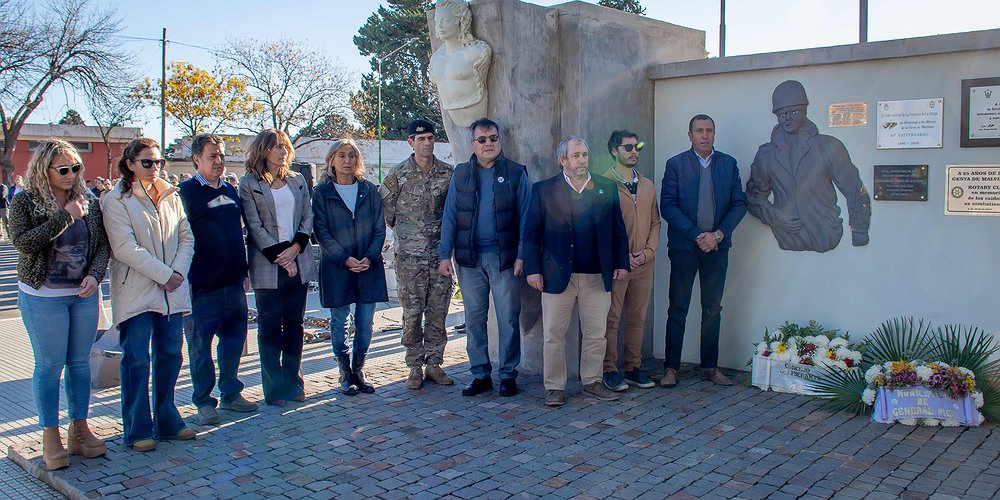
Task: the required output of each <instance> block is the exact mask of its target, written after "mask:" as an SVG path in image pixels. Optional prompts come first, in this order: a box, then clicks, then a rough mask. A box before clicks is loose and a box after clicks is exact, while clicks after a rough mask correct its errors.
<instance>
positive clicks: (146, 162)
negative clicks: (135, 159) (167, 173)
mask: <svg viewBox="0 0 1000 500" xmlns="http://www.w3.org/2000/svg"><path fill="white" fill-rule="evenodd" d="M139 163H140V164H141V165H142V168H153V165H156V166H157V167H160V168H163V166H164V165H166V164H167V160H148V159H142V160H139Z"/></svg>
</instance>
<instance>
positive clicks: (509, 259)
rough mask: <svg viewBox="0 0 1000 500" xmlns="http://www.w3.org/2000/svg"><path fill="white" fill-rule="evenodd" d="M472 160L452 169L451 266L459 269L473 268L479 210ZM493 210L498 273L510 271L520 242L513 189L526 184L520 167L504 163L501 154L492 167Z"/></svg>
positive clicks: (477, 189)
mask: <svg viewBox="0 0 1000 500" xmlns="http://www.w3.org/2000/svg"><path fill="white" fill-rule="evenodd" d="M477 166H478V163H477V162H476V156H475V155H473V156H472V158H470V159H469V161H467V162H465V163H462V164H460V165H458V166H457V167H455V174H454V179H453V183H454V185H455V193H454V194H455V205H456V209H457V211H458V212H457V214H456V220H455V262H456V263H458V265H460V266H463V267H475V266H476V245H475V239H476V217H478V214H477V211H478V208H479V203H478V199H479V176H478V175H476V167H477ZM492 171H493V207H494V215H495V217H496V225H497V243H498V245H499V247H500V270H501V271H503V270H505V269H510V268H511V267H514V261H515V260H517V248H518V244H519V243H520V241H521V216H520V212H519V207H518V204H517V189H518V186H519V185H520V183H521V182H528V174H527V169H526V168H525V167H524V165H521V164H520V163H517V162H515V161H513V160H509V159H507V157H506V156H504V155H503V153H501V154H500V157H499V158H497V161H496V164H495V165H494V166H493V169H492Z"/></svg>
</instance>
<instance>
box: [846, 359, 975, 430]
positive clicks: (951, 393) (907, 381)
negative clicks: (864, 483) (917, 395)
mask: <svg viewBox="0 0 1000 500" xmlns="http://www.w3.org/2000/svg"><path fill="white" fill-rule="evenodd" d="M865 381H866V382H868V388H867V389H865V391H864V393H862V396H861V401H862V402H864V404H865V405H868V406H871V405H874V404H875V398H876V396H877V394H878V389H879V388H885V389H886V390H890V391H892V390H897V389H904V388H907V387H915V386H923V387H928V388H930V389H936V390H939V391H942V392H943V393H945V394H946V395H947V396H948V397H949V398H951V399H956V400H959V399H963V398H965V397H967V396H969V397H971V398H972V401H973V403H974V406H975V409H976V410H978V409H980V408H982V407H983V403H984V400H983V394H982V393H981V392H978V391H977V390H976V374H975V373H973V372H972V370H969V369H967V368H963V367H960V366H956V367H953V366H949V365H948V364H946V363H943V362H940V361H937V362H930V363H920V362H910V361H887V362H885V363H883V364H880V365H872V366H871V368H869V369H868V370H867V371H866V372H865ZM899 423H901V424H904V425H918V424H919V425H926V426H936V425H943V426H957V425H958V423H957V422H954V421H949V420H938V419H935V418H901V419H899Z"/></svg>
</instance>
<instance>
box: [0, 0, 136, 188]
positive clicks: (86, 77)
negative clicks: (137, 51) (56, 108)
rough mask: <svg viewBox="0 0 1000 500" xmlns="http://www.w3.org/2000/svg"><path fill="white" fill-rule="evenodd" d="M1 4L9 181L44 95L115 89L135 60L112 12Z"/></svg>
mask: <svg viewBox="0 0 1000 500" xmlns="http://www.w3.org/2000/svg"><path fill="white" fill-rule="evenodd" d="M0 2H2V3H0V19H3V22H2V23H0V40H3V41H2V42H0V132H2V133H3V153H2V156H0V169H2V172H3V180H4V182H10V179H11V177H12V176H13V172H14V163H13V154H14V147H15V145H16V142H17V137H18V136H19V135H20V133H21V128H22V127H23V126H24V124H25V122H27V120H28V117H29V116H30V115H31V113H32V112H34V111H35V109H37V108H38V106H39V105H40V104H41V103H42V99H43V98H44V96H45V94H46V92H48V91H49V90H50V89H51V88H52V87H53V86H54V85H56V84H60V83H63V84H66V85H69V86H70V87H72V88H76V89H80V90H83V91H91V90H94V89H100V88H103V87H107V86H109V85H112V84H113V83H114V82H116V81H117V79H118V77H119V75H120V74H122V73H123V69H124V68H127V67H129V66H130V65H131V62H132V56H131V54H129V53H127V52H126V51H124V50H122V48H121V43H120V42H121V41H120V40H119V39H118V38H117V35H118V33H119V32H121V21H120V19H119V18H118V17H117V15H116V13H115V11H114V10H113V9H111V10H100V11H99V10H97V9H95V8H92V6H91V2H90V0H51V1H50V2H49V3H45V4H43V5H41V6H39V5H33V4H30V3H25V2H23V1H21V0H0ZM16 14H20V16H19V17H18V16H17V15H16ZM11 16H14V17H11Z"/></svg>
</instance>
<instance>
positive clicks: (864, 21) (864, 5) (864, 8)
mask: <svg viewBox="0 0 1000 500" xmlns="http://www.w3.org/2000/svg"><path fill="white" fill-rule="evenodd" d="M860 1H861V5H860V6H859V9H858V11H859V15H858V43H868V0H860Z"/></svg>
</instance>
